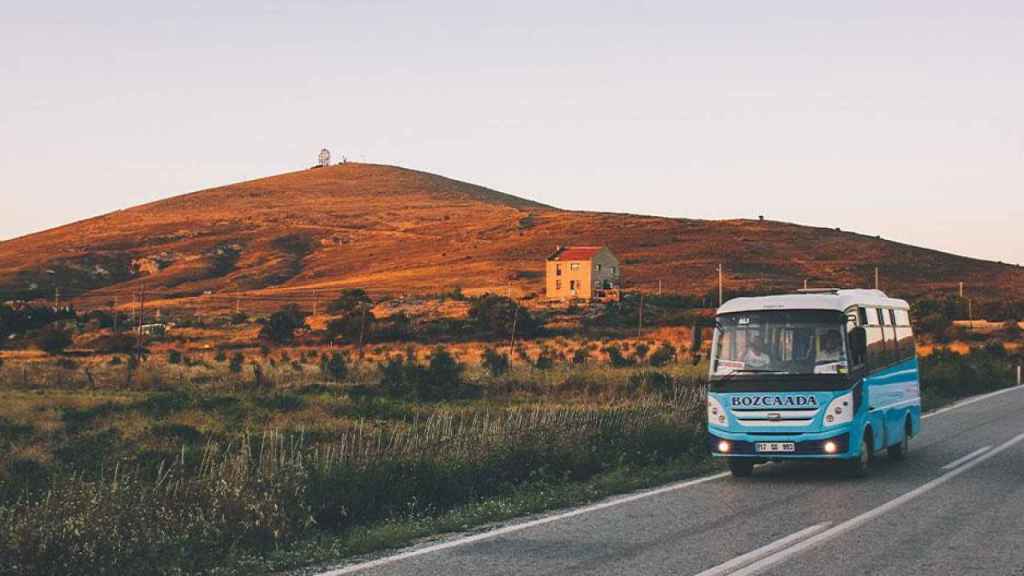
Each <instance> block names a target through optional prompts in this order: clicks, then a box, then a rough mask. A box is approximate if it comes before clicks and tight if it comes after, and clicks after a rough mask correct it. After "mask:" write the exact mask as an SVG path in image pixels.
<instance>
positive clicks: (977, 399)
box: [921, 385, 1024, 420]
mask: <svg viewBox="0 0 1024 576" xmlns="http://www.w3.org/2000/svg"><path fill="white" fill-rule="evenodd" d="M1014 390H1024V386H1016V385H1014V386H1009V387H1007V388H1003V389H1001V390H996V391H995V392H988V393H987V394H982V395H981V396H975V397H973V398H965V399H963V400H961V401H959V402H954V403H952V404H950V405H949V406H944V407H942V408H939V409H938V410H932V411H931V412H928V413H925V414H922V415H921V419H922V420H924V419H925V418H931V417H932V416H938V415H939V414H945V413H946V412H949V411H950V410H956V409H957V408H963V407H964V406H969V405H971V404H974V403H975V402H981V401H982V400H988V399H989V398H991V397H993V396H999V395H1000V394H1006V393H1007V392H1012V391H1014Z"/></svg>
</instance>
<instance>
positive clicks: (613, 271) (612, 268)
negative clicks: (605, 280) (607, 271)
mask: <svg viewBox="0 0 1024 576" xmlns="http://www.w3.org/2000/svg"><path fill="white" fill-rule="evenodd" d="M611 271H612V276H615V274H617V272H616V270H615V266H612V267H611Z"/></svg>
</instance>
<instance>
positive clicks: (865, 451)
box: [846, 434, 871, 478]
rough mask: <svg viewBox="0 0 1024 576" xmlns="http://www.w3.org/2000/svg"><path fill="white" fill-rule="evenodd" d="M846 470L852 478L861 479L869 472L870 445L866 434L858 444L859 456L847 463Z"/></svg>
mask: <svg viewBox="0 0 1024 576" xmlns="http://www.w3.org/2000/svg"><path fill="white" fill-rule="evenodd" d="M846 470H847V473H849V475H850V476H851V477H853V478H863V477H865V476H867V475H868V472H870V471H871V443H870V442H868V436H867V434H865V436H864V439H863V440H861V442H860V454H858V455H857V457H856V458H852V459H850V460H848V461H847V463H846Z"/></svg>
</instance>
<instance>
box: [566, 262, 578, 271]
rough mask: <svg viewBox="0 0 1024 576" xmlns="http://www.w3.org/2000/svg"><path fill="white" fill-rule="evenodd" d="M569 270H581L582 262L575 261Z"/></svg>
mask: <svg viewBox="0 0 1024 576" xmlns="http://www.w3.org/2000/svg"><path fill="white" fill-rule="evenodd" d="M569 270H570V271H572V272H579V271H580V263H579V262H573V263H572V264H569Z"/></svg>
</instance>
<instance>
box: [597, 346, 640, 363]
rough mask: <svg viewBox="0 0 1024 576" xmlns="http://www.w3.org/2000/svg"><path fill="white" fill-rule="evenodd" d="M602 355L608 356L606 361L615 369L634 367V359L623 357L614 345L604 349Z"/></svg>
mask: <svg viewBox="0 0 1024 576" xmlns="http://www.w3.org/2000/svg"><path fill="white" fill-rule="evenodd" d="M604 353H605V354H607V355H608V361H609V362H611V364H612V366H614V367H616V368H626V367H629V366H634V365H636V360H635V359H633V358H626V357H625V356H623V355H622V351H621V350H619V347H618V346H616V345H614V344H612V345H611V346H607V347H605V349H604Z"/></svg>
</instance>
